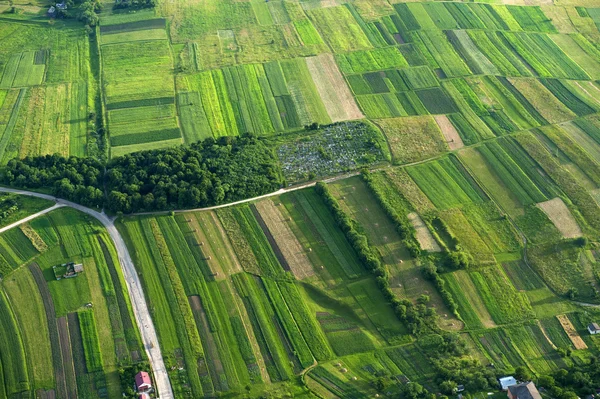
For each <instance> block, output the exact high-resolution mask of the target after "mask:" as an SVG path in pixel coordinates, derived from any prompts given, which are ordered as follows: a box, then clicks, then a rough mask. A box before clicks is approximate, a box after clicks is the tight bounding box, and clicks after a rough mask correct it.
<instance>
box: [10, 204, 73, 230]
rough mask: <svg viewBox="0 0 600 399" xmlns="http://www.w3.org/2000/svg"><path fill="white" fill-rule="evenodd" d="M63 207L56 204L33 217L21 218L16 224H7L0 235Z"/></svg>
mask: <svg viewBox="0 0 600 399" xmlns="http://www.w3.org/2000/svg"><path fill="white" fill-rule="evenodd" d="M63 206H65V205H64V204H58V203H57V204H54V205H52V206H51V207H50V208H46V209H44V210H41V211H39V212H38V213H34V214H33V215H29V216H27V217H26V218H23V219H21V220H19V221H17V222H14V223H12V224H9V225H8V226H4V227H2V228H0V233H4V232H5V231H7V230H10V229H12V228H13V227H17V226H18V225H20V224H23V223H27V222H29V221H30V220H33V219H35V218H37V217H40V216H42V215H44V214H46V213H48V212H52V211H53V210H55V209H58V208H62V207H63Z"/></svg>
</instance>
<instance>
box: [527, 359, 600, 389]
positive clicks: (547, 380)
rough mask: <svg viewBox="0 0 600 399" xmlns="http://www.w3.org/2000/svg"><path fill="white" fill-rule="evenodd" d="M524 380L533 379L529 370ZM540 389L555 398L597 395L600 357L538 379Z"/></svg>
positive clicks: (599, 385)
mask: <svg viewBox="0 0 600 399" xmlns="http://www.w3.org/2000/svg"><path fill="white" fill-rule="evenodd" d="M524 373H525V374H526V375H524V379H525V380H529V379H531V378H532V376H531V375H530V373H529V372H528V370H524ZM537 386H538V388H540V387H542V388H544V389H545V390H546V391H547V392H548V394H549V395H550V396H551V397H553V398H558V399H577V398H578V397H585V396H587V395H591V394H595V393H596V389H598V388H600V357H592V358H590V361H589V362H587V363H585V364H580V365H576V366H573V367H571V368H569V369H560V370H557V371H555V372H554V373H553V374H551V375H543V376H540V377H539V378H538V379H537Z"/></svg>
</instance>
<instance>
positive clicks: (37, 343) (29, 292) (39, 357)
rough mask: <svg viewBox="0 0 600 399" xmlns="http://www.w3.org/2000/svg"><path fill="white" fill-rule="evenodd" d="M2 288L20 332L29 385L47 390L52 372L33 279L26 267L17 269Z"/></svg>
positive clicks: (38, 294)
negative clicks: (27, 367) (29, 374)
mask: <svg viewBox="0 0 600 399" xmlns="http://www.w3.org/2000/svg"><path fill="white" fill-rule="evenodd" d="M3 288H4V290H5V292H6V294H7V297H8V298H9V300H10V303H11V304H13V311H14V313H15V319H16V321H17V322H18V325H19V328H20V331H21V333H22V338H23V347H24V349H25V355H26V358H27V360H28V364H30V373H31V379H32V387H34V388H44V389H50V388H52V387H53V386H54V378H53V377H54V374H53V366H52V353H51V351H50V345H49V344H48V323H47V320H46V315H45V313H44V304H43V302H42V298H41V296H40V293H39V291H38V289H37V286H36V284H35V281H34V280H33V277H32V275H31V273H30V272H29V270H28V269H27V268H21V269H18V270H17V271H16V272H14V273H13V274H11V276H10V277H9V278H7V279H5V280H4V281H3ZM11 349H12V348H11Z"/></svg>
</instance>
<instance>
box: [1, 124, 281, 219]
mask: <svg viewBox="0 0 600 399" xmlns="http://www.w3.org/2000/svg"><path fill="white" fill-rule="evenodd" d="M0 181H2V182H3V183H5V184H9V185H11V186H17V187H23V188H34V189H40V188H50V189H51V190H52V193H53V194H54V195H56V196H57V197H61V198H65V199H68V200H71V201H74V202H78V203H81V204H83V205H86V206H93V207H98V208H101V207H106V208H108V209H110V210H111V211H114V212H123V213H131V212H138V211H153V210H170V209H175V208H197V207H205V206H212V205H218V204H223V203H226V202H232V201H237V200H240V199H245V198H250V197H255V196H258V195H262V194H266V193H268V192H271V191H275V190H277V189H278V188H280V187H281V185H282V183H283V180H282V178H281V171H280V169H279V165H278V163H277V158H276V157H275V154H273V152H272V151H271V149H270V148H269V146H267V145H266V144H265V142H264V141H262V140H260V139H258V138H255V137H251V136H244V137H221V138H219V139H218V140H216V141H215V140H214V139H207V140H204V141H203V142H198V143H195V144H192V145H191V146H187V147H184V146H180V147H175V148H168V149H162V150H149V151H141V152H137V153H133V154H128V155H125V156H122V157H117V158H114V159H113V160H111V161H110V162H108V164H107V165H104V164H103V163H101V162H100V161H98V160H95V159H92V158H78V157H70V158H64V157H62V156H60V155H45V156H39V157H27V158H25V159H22V160H17V159H13V160H11V161H10V162H9V163H8V165H7V167H6V170H5V172H4V174H3V175H2V176H0Z"/></svg>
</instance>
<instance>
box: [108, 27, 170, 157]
mask: <svg viewBox="0 0 600 399" xmlns="http://www.w3.org/2000/svg"><path fill="white" fill-rule="evenodd" d="M165 29H166V26H165V22H164V20H148V21H137V22H130V23H121V24H115V25H104V24H103V25H102V27H101V29H100V34H101V37H100V41H101V46H100V51H101V60H102V66H101V67H102V86H103V87H102V89H103V91H104V101H105V103H106V109H107V111H108V112H107V114H108V115H107V116H108V122H109V125H108V127H109V132H110V145H111V147H125V148H123V149H119V150H116V151H117V153H118V154H123V153H126V152H132V151H136V150H137V145H143V144H146V143H153V144H152V146H153V148H160V147H161V146H165V145H172V144H173V140H175V139H180V138H181V131H180V129H179V125H178V122H177V115H176V113H175V108H174V107H173V104H174V103H175V87H174V81H173V78H172V73H173V72H172V71H173V60H172V56H171V51H170V48H169V42H168V40H167V39H168V38H167V33H166V30H165ZM169 105H171V106H170V107H169ZM180 141H181V140H180ZM160 142H163V143H160ZM113 156H114V154H113Z"/></svg>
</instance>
